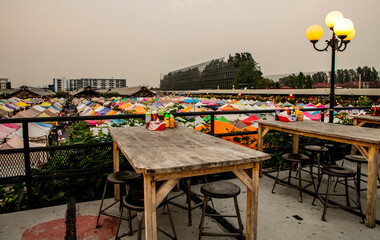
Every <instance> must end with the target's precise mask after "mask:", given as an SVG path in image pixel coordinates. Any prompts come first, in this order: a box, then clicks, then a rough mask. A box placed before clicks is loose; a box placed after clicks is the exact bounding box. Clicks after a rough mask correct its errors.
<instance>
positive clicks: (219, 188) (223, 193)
mask: <svg viewBox="0 0 380 240" xmlns="http://www.w3.org/2000/svg"><path fill="white" fill-rule="evenodd" d="M201 192H202V194H203V195H205V196H208V197H213V198H231V197H235V196H237V195H239V194H240V187H239V186H238V185H236V184H234V183H230V182H211V183H206V184H204V185H203V186H202V187H201Z"/></svg>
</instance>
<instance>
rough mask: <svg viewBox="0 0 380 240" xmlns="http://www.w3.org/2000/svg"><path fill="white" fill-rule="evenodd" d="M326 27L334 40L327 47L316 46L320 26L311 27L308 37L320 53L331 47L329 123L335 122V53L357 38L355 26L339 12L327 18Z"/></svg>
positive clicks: (328, 41) (320, 31)
mask: <svg viewBox="0 0 380 240" xmlns="http://www.w3.org/2000/svg"><path fill="white" fill-rule="evenodd" d="M325 22H326V25H327V26H328V27H329V28H330V30H331V31H332V38H331V39H330V40H326V43H327V45H326V47H325V48H323V49H319V48H317V47H316V46H315V44H316V43H317V42H318V41H319V39H321V37H322V35H323V30H322V27H321V26H319V25H311V26H310V27H308V28H307V30H306V37H307V38H308V39H309V40H310V42H311V43H312V44H313V47H314V49H315V50H317V51H319V52H323V51H327V50H328V48H329V47H331V78H330V85H331V86H330V116H329V122H330V123H332V122H333V120H334V103H335V102H334V97H335V93H334V85H335V51H338V52H343V51H344V50H345V49H346V47H347V44H348V43H349V42H350V41H351V40H352V39H353V38H354V37H355V34H356V32H355V29H354V24H353V23H352V21H351V20H350V19H348V18H344V17H343V14H342V13H341V12H339V11H332V12H330V13H329V14H327V16H326V18H325Z"/></svg>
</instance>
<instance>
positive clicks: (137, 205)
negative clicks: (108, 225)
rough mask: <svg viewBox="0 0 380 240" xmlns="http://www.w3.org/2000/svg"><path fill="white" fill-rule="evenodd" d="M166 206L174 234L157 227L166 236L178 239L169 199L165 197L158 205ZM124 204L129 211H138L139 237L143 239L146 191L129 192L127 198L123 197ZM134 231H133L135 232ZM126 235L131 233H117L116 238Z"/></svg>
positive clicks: (139, 239)
mask: <svg viewBox="0 0 380 240" xmlns="http://www.w3.org/2000/svg"><path fill="white" fill-rule="evenodd" d="M164 205H165V206H166V207H167V209H168V211H167V213H168V217H169V220H170V225H171V227H172V231H173V236H171V235H170V234H168V233H166V232H164V231H163V230H162V229H160V228H157V229H158V230H159V231H161V232H162V233H164V234H165V235H166V236H168V237H170V238H171V239H174V240H175V239H177V233H176V231H175V228H174V223H173V219H172V216H171V213H170V210H169V205H168V204H167V200H166V199H165V200H164V201H162V202H161V203H160V205H159V206H158V208H160V207H162V206H164ZM123 206H124V207H125V208H126V209H128V210H129V211H136V212H137V220H138V225H137V226H138V229H137V239H138V240H141V236H142V218H143V214H144V191H137V192H132V193H129V194H128V195H127V196H125V198H124V199H123ZM133 232H134V231H132V233H133ZM126 235H130V233H127V234H124V235H121V236H118V235H117V234H116V238H115V239H116V240H117V239H120V238H122V237H124V236H126Z"/></svg>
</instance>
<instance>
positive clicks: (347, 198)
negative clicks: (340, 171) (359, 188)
mask: <svg viewBox="0 0 380 240" xmlns="http://www.w3.org/2000/svg"><path fill="white" fill-rule="evenodd" d="M344 185H345V189H346V203H347V206H350V197H349V195H348V182H347V178H346V177H345V178H344Z"/></svg>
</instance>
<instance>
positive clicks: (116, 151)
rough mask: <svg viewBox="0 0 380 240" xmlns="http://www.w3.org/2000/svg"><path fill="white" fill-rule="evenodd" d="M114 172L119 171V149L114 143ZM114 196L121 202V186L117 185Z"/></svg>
mask: <svg viewBox="0 0 380 240" xmlns="http://www.w3.org/2000/svg"><path fill="white" fill-rule="evenodd" d="M112 150H113V172H117V171H119V147H118V146H117V143H116V142H115V141H113V148H112ZM114 196H115V200H120V186H119V184H115V186H114Z"/></svg>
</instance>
